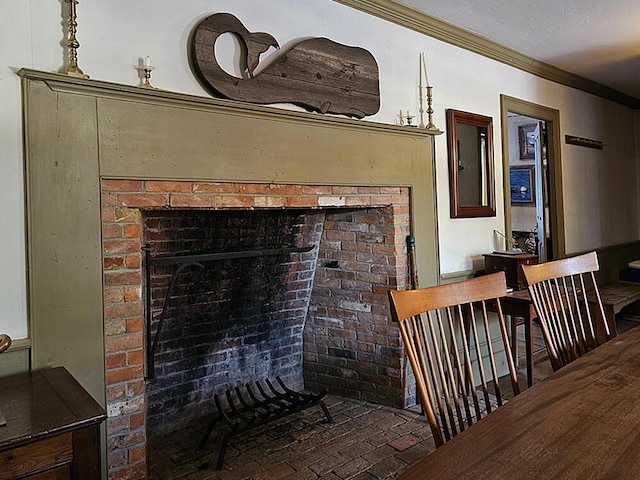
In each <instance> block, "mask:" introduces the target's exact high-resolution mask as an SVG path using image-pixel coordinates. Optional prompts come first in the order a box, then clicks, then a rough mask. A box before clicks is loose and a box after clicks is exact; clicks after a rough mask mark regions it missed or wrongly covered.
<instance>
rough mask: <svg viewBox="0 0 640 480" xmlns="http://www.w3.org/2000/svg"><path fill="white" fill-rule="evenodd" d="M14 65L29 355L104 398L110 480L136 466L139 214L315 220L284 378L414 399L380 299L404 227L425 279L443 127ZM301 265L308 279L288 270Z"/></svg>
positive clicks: (432, 267)
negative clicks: (277, 214) (279, 215)
mask: <svg viewBox="0 0 640 480" xmlns="http://www.w3.org/2000/svg"><path fill="white" fill-rule="evenodd" d="M19 75H20V76H21V80H22V83H23V95H24V108H25V162H26V165H25V169H26V178H27V182H26V189H25V191H26V210H27V240H28V251H29V255H28V262H29V264H28V272H29V278H28V297H29V317H30V318H29V320H30V336H31V345H32V355H31V358H32V368H34V369H39V368H47V367H51V366H58V365H62V366H65V367H66V368H67V369H68V370H69V372H70V373H71V374H72V375H73V376H74V377H75V378H76V379H77V380H78V381H79V382H80V383H81V384H82V385H83V387H85V389H87V391H88V392H89V393H90V394H91V395H92V396H93V397H94V398H95V399H96V400H97V401H99V402H100V403H101V404H102V405H104V406H105V407H106V409H107V413H108V424H107V429H106V430H107V437H105V438H104V444H103V448H104V450H105V452H106V456H107V459H108V465H107V467H108V474H109V478H111V479H137V478H145V477H146V465H145V459H146V453H147V452H146V439H147V430H146V424H147V415H146V413H147V410H148V408H149V406H148V404H147V397H146V393H147V384H146V383H145V380H144V372H145V359H144V346H145V345H144V343H145V341H144V331H145V325H144V318H145V315H144V314H145V311H144V295H143V291H144V280H143V274H144V272H145V270H144V265H143V258H142V247H143V243H145V242H146V241H147V239H145V231H144V228H145V227H144V218H145V215H148V214H150V213H153V212H160V211H167V212H180V211H196V210H198V211H203V212H209V211H210V212H212V213H215V212H222V211H229V212H231V211H241V210H246V211H247V212H250V211H256V210H260V211H276V210H277V211H280V210H286V209H292V210H295V211H296V212H302V213H303V214H304V215H305V216H306V217H308V218H307V219H308V220H309V221H310V219H311V217H315V218H316V220H314V222H315V223H314V222H311V223H309V225H315V226H316V227H317V228H318V229H319V230H318V232H317V235H318V237H317V238H312V237H309V238H308V239H304V240H303V241H301V243H304V244H306V243H310V244H312V246H313V250H311V251H312V252H314V255H316V256H315V257H314V258H313V260H310V261H313V262H315V264H316V268H315V269H314V270H313V273H309V277H304V279H303V280H304V282H308V284H309V286H308V289H310V290H311V295H310V296H309V298H308V300H305V301H302V302H300V303H301V304H304V315H301V316H300V318H301V319H302V320H298V319H297V320H296V321H297V322H299V323H298V330H300V333H301V334H302V337H303V338H302V339H300V340H299V342H298V343H299V344H300V345H302V344H304V345H303V347H302V348H301V353H297V352H296V353H295V354H293V357H291V358H295V355H301V356H302V358H303V361H302V362H300V361H297V362H295V361H291V362H289V365H293V364H298V365H299V364H300V363H303V364H304V368H303V370H302V373H297V372H296V373H292V374H291V378H292V379H293V380H292V381H293V382H294V383H295V382H296V381H298V382H300V380H295V378H296V376H298V377H301V378H302V380H303V381H304V386H305V387H306V388H309V389H318V388H322V387H327V388H329V389H330V390H331V391H332V392H334V393H337V394H340V395H345V396H359V397H360V398H364V399H368V400H372V401H376V402H382V403H393V404H396V405H402V404H403V403H409V402H410V401H411V400H410V399H409V400H408V399H407V398H408V397H407V391H408V390H409V389H410V386H409V384H410V378H409V375H408V374H407V370H406V366H405V364H404V362H402V361H401V358H402V352H401V350H400V346H399V340H398V337H397V334H396V332H395V329H394V326H393V325H390V324H389V319H388V306H387V299H386V296H385V295H386V291H387V289H389V288H395V287H402V286H403V285H404V284H405V282H406V281H407V278H406V277H407V268H406V261H407V260H406V247H405V239H406V235H407V234H409V233H411V234H412V235H413V236H414V238H415V240H416V249H415V253H416V264H417V267H418V274H419V277H420V284H421V285H429V284H434V283H437V281H438V256H437V250H438V248H437V226H436V207H435V184H434V178H435V176H434V170H433V165H434V153H433V148H434V147H433V145H434V143H433V136H434V135H437V134H439V133H441V132H438V131H427V130H423V129H415V128H413V129H411V128H403V127H398V126H394V125H387V124H379V123H373V122H368V121H363V120H353V119H346V118H337V117H329V116H323V115H317V114H308V113H303V112H289V111H285V110H282V109H276V108H270V107H264V106H255V105H247V104H242V103H239V102H231V101H225V100H218V99H212V98H203V97H195V96H191V95H184V94H179V93H175V92H167V91H163V90H152V89H140V88H137V87H134V86H127V85H121V84H113V83H109V82H101V81H98V80H93V79H80V78H73V77H69V76H67V75H60V74H55V73H49V72H39V71H33V70H28V69H24V70H21V71H20V72H19ZM320 218H321V219H322V220H321V221H320V220H319V219H320ZM316 227H313V228H316ZM305 255H306V254H305ZM298 274H300V275H301V277H300V278H301V279H302V277H303V276H304V275H306V273H304V275H303V272H302V271H300V270H295V271H294V270H291V271H289V273H288V274H287V275H288V276H290V277H292V276H294V275H298ZM278 288H280V287H278ZM302 290H304V289H302ZM278 292H280V290H278ZM278 298H279V297H278ZM305 302H306V303H305ZM260 328H262V327H260ZM260 332H262V333H264V331H262V330H260ZM258 336H260V335H258ZM298 336H299V335H298ZM260 338H262V337H260ZM294 343H295V342H294ZM298 343H295V345H296V348H297V345H298ZM292 349H293V347H292ZM298 358H300V357H298ZM250 363H255V360H251V362H250ZM165 370H166V368H165ZM159 372H160V373H161V372H162V368H160V369H159ZM157 373H158V372H157ZM260 374H261V375H262V372H261V373H260ZM156 378H159V377H156ZM198 381H199V382H201V383H205V382H204V381H200V380H198ZM194 410H197V411H199V410H201V407H195V408H194ZM171 424H172V420H169V422H168V423H167V427H166V428H170V427H171Z"/></svg>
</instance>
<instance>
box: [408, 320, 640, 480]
mask: <svg viewBox="0 0 640 480" xmlns="http://www.w3.org/2000/svg"><path fill="white" fill-rule="evenodd" d="M398 478H400V479H405V480H419V479H434V480H447V479H455V480H461V479H470V480H471V479H473V480H480V479H501V480H507V479H517V480H527V479H531V480H533V479H535V480H544V479H558V480H560V479H561V480H572V479H575V480H586V479H610V480H625V479H634V480H636V479H639V478H640V328H634V329H631V330H629V331H627V332H625V333H623V334H622V335H619V336H617V337H615V338H614V339H612V340H610V341H609V342H607V343H605V344H604V345H601V346H600V347H598V348H596V349H594V350H592V351H591V352H589V353H587V354H586V355H584V356H583V357H581V358H579V359H577V360H575V361H574V362H572V363H570V364H569V365H567V366H565V367H563V368H561V369H560V370H558V371H557V372H555V373H553V374H552V375H550V376H549V377H547V378H545V379H544V380H543V381H541V382H538V383H536V384H535V385H533V386H532V387H531V388H529V389H527V390H525V391H524V392H522V393H521V394H520V395H518V396H517V397H515V398H513V399H512V400H510V401H509V402H508V403H507V404H506V405H503V406H502V407H500V408H498V409H497V410H495V411H494V412H492V413H491V414H489V415H487V416H486V417H485V418H483V419H482V420H480V421H479V422H478V423H476V424H475V425H473V426H472V427H471V428H468V429H467V430H465V431H464V432H463V433H461V434H460V435H458V436H457V437H455V438H454V439H452V440H450V441H449V442H447V443H445V444H444V445H443V446H442V447H440V448H438V449H436V450H435V451H434V452H432V453H430V454H428V455H427V456H425V457H423V458H422V459H420V460H418V461H417V462H416V463H414V464H413V465H410V466H409V467H408V468H407V469H406V470H405V471H404V472H403V473H402V474H401V475H400V476H399V477H398Z"/></svg>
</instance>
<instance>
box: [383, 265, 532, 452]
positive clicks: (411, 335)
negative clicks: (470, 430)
mask: <svg viewBox="0 0 640 480" xmlns="http://www.w3.org/2000/svg"><path fill="white" fill-rule="evenodd" d="M506 294H507V285H506V280H505V275H504V272H498V273H494V274H491V275H486V276H482V277H477V278H473V279H470V280H465V281H463V282H458V283H452V284H447V285H439V286H435V287H428V288H421V289H417V290H407V291H395V290H392V291H389V301H390V303H391V314H392V318H393V320H394V321H396V322H398V324H399V326H400V332H401V334H402V339H403V341H404V346H405V348H406V351H407V355H408V357H409V361H410V362H411V367H412V369H413V373H414V375H415V378H416V387H417V390H418V393H419V395H420V400H421V402H422V407H423V410H424V412H425V414H426V416H427V418H428V420H429V424H430V426H431V431H432V432H433V438H434V440H435V444H436V447H439V446H441V445H443V444H444V443H445V441H448V440H450V439H451V438H452V437H454V436H455V435H457V434H458V433H459V432H462V431H463V430H465V428H467V427H468V426H470V425H472V424H473V423H475V422H477V421H478V420H480V418H482V417H483V416H485V415H486V414H488V413H490V412H491V411H492V410H494V409H495V408H497V407H496V405H497V406H500V405H502V404H503V398H502V393H501V391H500V385H499V382H498V370H499V368H502V369H503V370H504V369H505V368H504V367H506V370H507V371H508V374H509V377H510V380H511V386H512V389H513V394H514V395H517V394H519V393H520V389H519V386H518V380H517V377H516V371H515V366H514V363H513V357H512V355H511V350H510V348H509V337H508V334H507V330H506V328H505V321H504V318H503V315H502V308H501V307H500V302H499V300H498V298H500V297H503V296H505V295H506ZM488 302H497V303H496V307H497V308H496V310H497V311H498V313H497V314H492V313H488V310H487V303H488ZM493 316H497V324H494V323H493V322H492V321H491V320H490V319H491V318H493ZM490 324H491V328H489V326H490ZM503 349H504V351H502V350H503ZM479 358H481V359H482V361H478V359H479ZM478 390H479V391H480V392H479V391H478ZM491 392H493V395H495V397H494V398H492V396H493V395H492V393H491ZM479 393H480V394H481V395H479ZM479 397H480V398H479ZM483 403H484V405H482V404H483Z"/></svg>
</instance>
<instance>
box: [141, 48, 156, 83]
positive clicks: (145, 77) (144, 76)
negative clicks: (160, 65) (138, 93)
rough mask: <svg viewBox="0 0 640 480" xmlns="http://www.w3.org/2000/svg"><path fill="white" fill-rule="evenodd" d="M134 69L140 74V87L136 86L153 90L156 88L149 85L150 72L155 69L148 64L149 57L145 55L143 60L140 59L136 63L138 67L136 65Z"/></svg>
mask: <svg viewBox="0 0 640 480" xmlns="http://www.w3.org/2000/svg"><path fill="white" fill-rule="evenodd" d="M136 68H137V69H138V71H139V72H140V85H138V86H139V87H144V88H154V89H155V88H156V87H154V86H153V85H151V72H152V71H153V70H154V69H155V67H152V66H151V65H150V64H149V55H147V56H146V57H145V58H140V61H139V62H138V65H136Z"/></svg>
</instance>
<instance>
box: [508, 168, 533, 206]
mask: <svg viewBox="0 0 640 480" xmlns="http://www.w3.org/2000/svg"><path fill="white" fill-rule="evenodd" d="M534 171H535V167H534V166H533V165H531V166H527V167H511V169H510V171H509V186H510V190H511V203H519V204H531V205H532V204H534V203H535V200H536V196H535V191H534V186H535V181H534V179H535V176H534Z"/></svg>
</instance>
